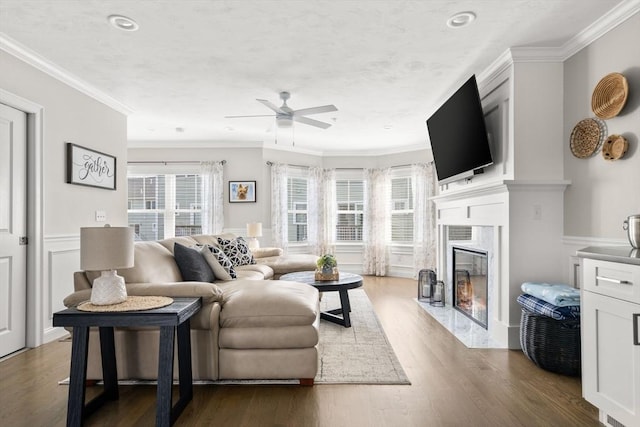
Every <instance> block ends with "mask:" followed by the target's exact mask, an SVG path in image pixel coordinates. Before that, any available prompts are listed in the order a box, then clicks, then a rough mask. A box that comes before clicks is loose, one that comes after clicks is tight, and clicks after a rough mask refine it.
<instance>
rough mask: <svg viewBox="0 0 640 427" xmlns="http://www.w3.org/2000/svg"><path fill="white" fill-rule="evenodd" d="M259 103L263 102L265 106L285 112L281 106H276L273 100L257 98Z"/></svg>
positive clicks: (278, 111)
mask: <svg viewBox="0 0 640 427" xmlns="http://www.w3.org/2000/svg"><path fill="white" fill-rule="evenodd" d="M256 101H258V102H259V103H261V104H263V105H264V106H265V107H267V108H270V109H272V110H273V111H275V112H276V113H280V114H285V112H284V111H282V110H281V109H280V108H278V107H276V106H275V105H274V104H273V103H272V102H270V101H267V100H266V99H256Z"/></svg>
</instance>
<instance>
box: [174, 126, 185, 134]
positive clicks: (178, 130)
mask: <svg viewBox="0 0 640 427" xmlns="http://www.w3.org/2000/svg"><path fill="white" fill-rule="evenodd" d="M176 132H178V133H182V132H184V128H180V127H177V128H176Z"/></svg>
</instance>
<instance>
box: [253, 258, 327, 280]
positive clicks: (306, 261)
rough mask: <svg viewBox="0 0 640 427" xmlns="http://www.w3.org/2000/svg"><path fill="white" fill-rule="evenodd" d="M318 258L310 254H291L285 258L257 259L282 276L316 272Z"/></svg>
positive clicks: (259, 262)
mask: <svg viewBox="0 0 640 427" xmlns="http://www.w3.org/2000/svg"><path fill="white" fill-rule="evenodd" d="M317 260H318V257H317V256H315V255H310V254H291V255H283V256H270V257H264V258H257V259H256V262H257V263H258V264H266V265H268V266H269V267H271V268H272V269H273V272H274V273H275V274H276V275H277V276H280V275H282V274H287V273H293V272H296V271H314V270H315V269H316V268H317V266H316V261H317Z"/></svg>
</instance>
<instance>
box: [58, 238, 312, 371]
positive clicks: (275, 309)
mask: <svg viewBox="0 0 640 427" xmlns="http://www.w3.org/2000/svg"><path fill="white" fill-rule="evenodd" d="M217 237H219V236H212V235H198V236H189V237H176V238H172V239H165V240H161V241H153V242H136V243H135V266H134V267H133V268H128V269H121V270H118V274H119V275H121V276H123V277H124V279H125V282H126V284H127V291H128V294H129V295H162V296H169V297H201V298H202V309H201V310H200V312H199V313H197V314H196V315H195V316H194V317H193V318H192V320H191V347H192V364H193V378H194V379H196V380H198V379H201V380H223V379H301V380H304V383H306V384H309V383H311V384H313V378H314V377H315V375H316V372H317V369H318V353H317V348H316V347H317V344H318V323H319V319H320V317H319V314H320V310H319V307H318V291H317V290H316V289H315V288H313V287H312V286H308V285H306V284H303V283H297V282H289V281H280V280H273V278H274V277H279V276H280V275H281V274H285V273H288V272H292V271H300V270H311V269H313V268H314V266H315V260H316V259H317V257H315V256H313V255H289V256H285V255H283V254H282V251H280V250H279V249H274V248H265V249H262V250H256V251H253V255H254V258H255V261H256V264H251V265H244V266H239V267H235V269H236V272H237V275H238V277H237V279H234V280H228V281H219V280H216V281H214V282H213V283H209V282H185V281H183V278H182V275H181V272H180V268H179V266H178V265H177V263H176V261H175V259H174V256H173V249H174V245H175V243H176V242H177V243H180V244H182V245H184V246H194V245H196V244H200V245H216V244H217ZM221 237H223V238H226V239H232V238H234V237H235V236H233V235H230V234H226V235H221ZM98 275H99V272H86V271H81V272H76V273H75V274H74V288H75V292H74V293H73V294H71V295H69V296H68V297H67V298H65V301H64V303H65V305H66V306H67V307H71V306H75V305H77V304H79V303H81V302H83V301H86V300H88V299H90V295H91V283H92V281H93V279H94V278H95V277H97V276H98ZM115 339H116V359H117V369H118V377H119V378H120V379H125V378H128V379H155V378H157V371H158V360H157V359H158V352H157V350H155V349H157V348H158V341H159V331H158V329H157V328H140V329H134V328H116V331H115ZM99 347H100V346H99V338H98V331H97V330H93V331H91V335H90V340H89V360H88V369H87V378H88V379H100V378H102V366H101V361H100V351H99ZM175 360H177V358H175ZM174 373H176V375H177V368H176V369H174Z"/></svg>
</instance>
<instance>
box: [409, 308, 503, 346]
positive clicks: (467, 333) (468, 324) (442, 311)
mask: <svg viewBox="0 0 640 427" xmlns="http://www.w3.org/2000/svg"><path fill="white" fill-rule="evenodd" d="M416 301H417V300H416ZM417 302H418V304H419V305H420V307H422V308H423V309H424V310H425V311H426V312H427V313H429V315H431V317H433V318H434V319H435V320H437V321H438V323H440V324H441V325H442V326H444V327H445V329H447V330H448V331H449V332H451V333H452V334H453V335H454V336H455V337H456V338H457V339H458V340H460V341H461V342H462V343H463V344H464V345H466V346H467V347H468V348H507V346H506V345H503V344H500V343H499V342H497V341H495V340H494V339H492V338H491V335H490V334H489V331H488V330H486V329H484V328H483V327H482V326H480V325H478V324H477V323H476V322H474V321H473V320H471V319H469V318H468V317H467V316H465V315H464V314H462V313H461V312H459V311H458V310H456V309H454V308H453V307H451V306H450V305H445V306H444V307H434V306H432V305H431V304H429V303H428V302H423V301H417Z"/></svg>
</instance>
